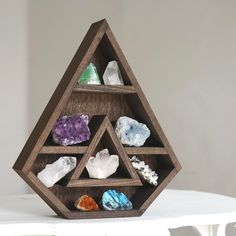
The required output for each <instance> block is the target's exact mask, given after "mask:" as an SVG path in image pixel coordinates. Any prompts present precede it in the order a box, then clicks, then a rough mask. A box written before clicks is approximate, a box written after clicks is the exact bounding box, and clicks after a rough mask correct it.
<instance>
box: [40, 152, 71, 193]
mask: <svg viewBox="0 0 236 236" xmlns="http://www.w3.org/2000/svg"><path fill="white" fill-rule="evenodd" d="M75 167H76V157H67V156H63V157H60V158H59V159H58V160H57V161H55V162H53V163H52V164H47V165H46V167H45V168H44V169H43V170H42V171H40V172H39V173H38V178H39V179H40V181H41V182H42V183H43V184H44V185H45V186H47V187H48V188H50V187H52V186H53V185H54V184H55V183H56V182H58V181H59V180H60V179H62V178H63V177H64V176H65V175H67V174H68V173H69V172H70V171H72V170H73V169H74V168H75Z"/></svg>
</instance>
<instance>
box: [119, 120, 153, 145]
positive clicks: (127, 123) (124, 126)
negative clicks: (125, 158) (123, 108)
mask: <svg viewBox="0 0 236 236" xmlns="http://www.w3.org/2000/svg"><path fill="white" fill-rule="evenodd" d="M115 131H116V134H117V136H118V138H119V139H120V141H121V143H122V144H126V145H129V146H135V147H140V146H142V145H143V144H144V143H145V141H146V139H147V138H148V137H149V136H150V130H149V129H148V127H147V126H146V125H145V124H143V123H140V122H138V121H136V120H134V119H132V118H130V117H127V116H121V117H120V118H119V119H118V120H117V122H116V128H115Z"/></svg>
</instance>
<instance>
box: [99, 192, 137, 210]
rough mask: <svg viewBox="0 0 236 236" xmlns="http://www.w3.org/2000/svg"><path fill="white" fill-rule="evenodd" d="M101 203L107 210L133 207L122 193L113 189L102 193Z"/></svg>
mask: <svg viewBox="0 0 236 236" xmlns="http://www.w3.org/2000/svg"><path fill="white" fill-rule="evenodd" d="M101 205H102V207H103V208H104V210H107V211H113V210H116V211H117V210H131V209H132V208H133V205H132V202H131V201H130V200H129V199H128V198H127V197H126V195H125V194H124V193H122V192H119V191H117V190H113V189H110V190H108V191H106V192H104V193H103V195H102V200H101Z"/></svg>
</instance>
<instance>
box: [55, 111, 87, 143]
mask: <svg viewBox="0 0 236 236" xmlns="http://www.w3.org/2000/svg"><path fill="white" fill-rule="evenodd" d="M88 123H89V120H88V116H87V115H80V114H76V115H71V116H62V117H60V118H59V119H58V120H57V122H56V124H55V125H54V127H53V129H52V137H53V141H54V142H55V143H57V144H60V145H62V146H68V145H72V144H77V143H81V142H84V141H87V140H89V138H90V135H91V132H90V130H89V127H88Z"/></svg>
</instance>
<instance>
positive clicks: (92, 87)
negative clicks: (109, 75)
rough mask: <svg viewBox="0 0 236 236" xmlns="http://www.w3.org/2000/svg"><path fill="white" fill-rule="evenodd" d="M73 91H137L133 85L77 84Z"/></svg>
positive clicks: (125, 92)
mask: <svg viewBox="0 0 236 236" xmlns="http://www.w3.org/2000/svg"><path fill="white" fill-rule="evenodd" d="M73 92H88V93H118V94H130V93H136V91H135V88H134V87H133V86H131V85H93V84H89V85H79V84H78V85H76V87H75V88H74V90H73Z"/></svg>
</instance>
